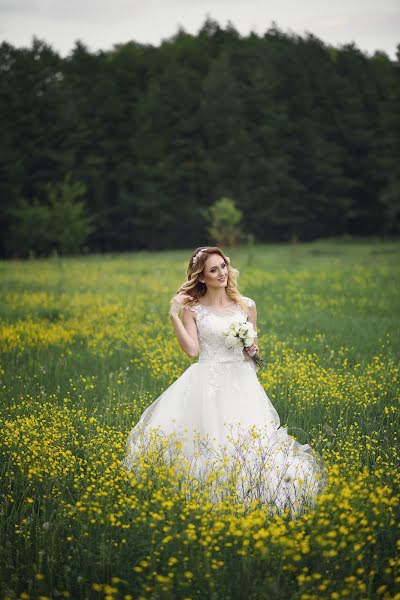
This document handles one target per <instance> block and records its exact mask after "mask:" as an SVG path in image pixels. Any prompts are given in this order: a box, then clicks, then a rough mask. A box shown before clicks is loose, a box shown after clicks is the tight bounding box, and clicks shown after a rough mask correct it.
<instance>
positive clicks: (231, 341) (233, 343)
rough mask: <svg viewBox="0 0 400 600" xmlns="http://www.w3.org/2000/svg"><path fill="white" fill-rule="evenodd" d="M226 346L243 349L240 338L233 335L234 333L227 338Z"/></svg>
mask: <svg viewBox="0 0 400 600" xmlns="http://www.w3.org/2000/svg"><path fill="white" fill-rule="evenodd" d="M225 342H226V345H227V346H228V348H242V347H243V342H242V340H241V339H240V338H238V337H236V336H235V335H232V333H229V334H228V335H227V337H226V340H225Z"/></svg>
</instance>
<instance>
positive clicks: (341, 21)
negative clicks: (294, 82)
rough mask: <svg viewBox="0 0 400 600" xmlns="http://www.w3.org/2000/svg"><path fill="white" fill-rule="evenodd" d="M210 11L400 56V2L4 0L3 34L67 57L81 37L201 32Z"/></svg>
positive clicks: (257, 26)
mask: <svg viewBox="0 0 400 600" xmlns="http://www.w3.org/2000/svg"><path fill="white" fill-rule="evenodd" d="M207 16H210V17H211V18H213V19H215V20H216V21H218V22H219V23H220V25H221V26H224V27H225V26H226V24H227V21H228V20H230V21H231V22H232V23H233V25H234V26H235V27H236V29H237V30H238V31H239V32H240V33H241V34H243V35H246V34H248V33H249V32H250V31H251V30H253V31H255V32H256V33H258V34H259V35H261V34H263V33H264V32H265V31H266V30H267V29H268V28H269V27H270V26H271V24H272V21H275V22H276V24H277V26H278V27H279V28H280V29H282V30H283V31H285V32H294V33H297V34H299V35H304V33H305V32H311V33H313V34H314V35H316V36H317V37H319V38H320V39H322V40H323V41H324V42H326V43H329V44H332V45H334V46H338V45H341V44H345V43H349V42H352V41H354V42H355V43H356V45H357V46H358V47H359V48H360V49H361V50H363V51H365V52H368V54H372V53H373V52H374V51H375V50H384V51H385V52H386V53H387V54H388V55H389V56H390V58H391V59H395V57H396V46H397V44H398V43H400V0H335V2H333V0H330V1H328V0H302V1H300V0H291V1H290V0H213V1H212V2H211V1H208V0H140V1H139V0H0V39H1V40H2V41H4V40H5V41H7V42H10V43H11V44H13V45H16V46H26V45H30V43H31V41H32V37H33V35H36V37H39V38H40V39H44V40H45V41H46V42H48V43H49V44H51V46H52V47H53V48H54V49H56V50H58V51H59V52H60V53H61V54H62V55H66V54H68V52H69V51H70V50H71V48H72V47H73V45H74V42H75V41H76V40H78V39H79V40H81V41H82V42H83V43H85V44H86V45H87V46H88V47H89V48H90V49H91V50H98V49H103V50H106V49H108V48H111V47H112V46H113V45H114V44H118V43H121V42H127V41H129V40H135V41H137V42H142V43H147V44H154V45H158V44H159V42H160V40H162V39H165V38H168V37H170V36H171V35H173V34H174V33H176V30H177V28H178V26H182V27H183V28H184V29H185V30H186V31H188V32H189V33H196V32H197V31H198V30H199V28H200V27H201V25H202V23H203V22H204V20H205V18H206V17H207Z"/></svg>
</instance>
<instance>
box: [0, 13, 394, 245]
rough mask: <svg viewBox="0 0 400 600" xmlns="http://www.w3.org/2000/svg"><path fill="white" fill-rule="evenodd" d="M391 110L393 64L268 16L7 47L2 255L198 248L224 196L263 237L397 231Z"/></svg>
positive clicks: (0, 180)
mask: <svg viewBox="0 0 400 600" xmlns="http://www.w3.org/2000/svg"><path fill="white" fill-rule="evenodd" d="M397 49H398V51H397V58H398V60H400V44H399V46H398V47H397ZM399 107H400V68H399V62H396V61H391V60H390V58H389V57H388V56H387V55H386V54H385V53H384V52H380V51H376V52H375V53H374V55H373V56H368V55H366V54H364V53H363V52H361V51H360V50H359V49H358V48H357V47H356V46H355V45H354V43H351V44H347V45H343V46H341V47H338V48H336V47H333V46H330V45H326V44H325V43H324V42H322V41H321V40H319V39H318V38H317V37H315V36H313V35H312V34H307V35H305V36H303V37H301V36H298V35H296V34H287V33H283V32H282V31H280V30H279V28H278V27H277V26H276V25H275V24H273V25H272V26H271V27H270V28H269V29H268V30H267V31H266V32H265V34H263V35H257V34H255V33H251V34H249V35H248V36H241V35H239V33H238V32H237V31H236V30H235V28H234V27H232V26H231V25H228V26H227V27H225V28H223V27H221V26H220V25H219V24H218V23H217V22H215V21H213V20H211V19H206V21H205V22H204V24H203V25H202V27H201V29H200V30H199V32H198V33H197V34H196V35H191V34H188V33H186V32H185V31H184V30H183V29H182V28H180V29H179V30H178V31H177V32H176V34H175V35H174V36H173V37H171V38H170V39H168V40H164V41H163V42H162V43H161V44H160V45H159V46H157V47H156V46H152V45H144V44H139V43H136V42H134V41H132V42H129V43H125V44H120V45H116V46H114V48H113V49H112V50H108V51H99V52H91V51H89V50H88V49H87V47H85V45H84V44H83V43H81V42H76V44H75V46H74V48H73V50H72V51H71V52H70V54H69V55H68V56H66V57H61V56H60V55H59V54H58V53H57V52H56V51H54V50H53V49H52V48H51V47H50V46H49V45H48V44H46V43H45V42H44V41H41V40H39V39H36V38H34V39H33V41H32V44H31V46H30V47H24V48H16V47H14V46H12V45H10V44H8V43H5V42H4V43H2V44H1V46H0V139H1V143H0V199H1V206H2V211H1V217H0V238H1V241H0V253H1V255H2V256H23V255H26V254H27V253H28V252H29V251H30V250H31V251H34V252H36V253H39V254H40V253H46V251H48V250H49V249H50V248H51V247H53V248H55V249H57V250H59V251H65V252H71V251H74V249H75V250H78V249H79V248H82V245H86V247H87V249H88V250H89V251H112V250H113V251H122V250H133V249H144V248H147V249H161V248H172V247H192V246H194V245H198V244H203V243H205V241H206V242H207V239H208V237H207V236H208V231H209V225H210V224H209V223H208V222H207V219H206V218H205V211H207V209H208V208H210V207H211V206H212V205H213V204H214V203H215V201H216V200H217V199H218V198H222V197H229V198H232V199H233V200H234V202H235V205H236V206H237V208H238V210H240V211H241V214H242V216H243V218H242V227H243V231H245V232H247V234H248V235H251V236H253V238H254V239H255V240H257V241H259V242H266V241H280V240H287V239H291V238H293V236H295V237H297V238H298V239H303V240H311V239H315V238H317V237H325V236H335V235H341V234H345V233H347V234H349V235H357V236H360V235H361V236H363V235H371V234H374V235H398V234H399V232H400V171H399V165H400V111H399ZM75 231H76V232H77V234H76V237H74V236H75V233H74V232H75ZM46 234H47V238H46ZM43 236H44V237H43ZM45 238H46V239H47V241H45V242H43V240H44V239H45ZM61 239H62V240H64V241H60V240H61ZM40 240H42V242H43V243H42V245H40V243H39V242H40ZM29 246H31V247H29Z"/></svg>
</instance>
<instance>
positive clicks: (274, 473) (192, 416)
mask: <svg viewBox="0 0 400 600" xmlns="http://www.w3.org/2000/svg"><path fill="white" fill-rule="evenodd" d="M242 298H243V299H244V301H245V303H246V305H247V306H249V307H250V306H252V305H253V304H254V303H253V301H252V300H251V299H250V298H246V297H245V296H242ZM184 310H192V311H194V312H195V315H196V316H195V318H196V324H197V330H198V337H199V346H200V348H199V358H198V361H197V362H195V363H193V364H192V365H190V366H189V367H188V368H187V369H186V370H185V371H184V373H183V374H182V375H181V376H180V377H179V378H178V379H177V380H176V381H174V383H173V384H172V385H170V386H169V387H168V388H167V389H166V390H165V391H164V392H163V393H162V394H161V395H160V396H159V397H158V398H157V399H156V400H155V401H154V402H153V403H152V404H151V405H150V406H148V407H147V408H146V410H145V411H144V412H143V413H142V415H141V417H140V420H139V421H138V423H137V424H136V426H135V427H134V428H133V429H132V431H131V432H130V433H129V435H128V439H127V452H126V456H125V458H124V459H123V461H122V464H123V465H124V466H125V468H127V469H128V470H132V469H133V468H134V466H135V465H137V464H138V459H139V457H140V455H141V454H142V453H143V452H144V449H145V448H146V444H148V443H149V442H148V440H149V439H150V437H149V436H150V435H151V433H150V432H151V430H153V432H154V431H157V435H158V434H161V436H164V435H166V436H169V435H170V434H174V436H172V438H174V439H175V437H176V439H179V440H181V442H182V443H181V446H180V451H181V452H182V456H183V457H184V459H185V460H186V461H187V465H190V473H191V474H192V475H193V477H195V479H196V481H198V482H205V481H206V479H207V477H208V476H209V475H210V474H212V473H215V472H216V469H217V465H218V464H220V465H224V467H223V472H224V473H228V470H229V469H228V467H229V466H231V465H233V464H235V465H236V471H235V473H236V475H235V477H236V479H235V482H236V483H235V485H236V493H237V498H238V499H239V500H240V501H242V502H248V501H250V502H251V501H252V500H253V499H259V500H261V501H262V502H263V503H266V504H268V505H269V507H272V508H274V509H276V511H277V512H281V511H282V510H284V509H285V508H288V509H289V511H290V512H291V514H293V515H295V514H296V513H299V512H301V511H302V510H304V505H305V504H308V505H309V506H312V505H313V504H314V501H315V499H316V497H317V495H318V494H319V493H320V492H322V490H323V489H324V487H325V485H326V480H327V478H326V471H325V466H324V462H323V460H322V458H321V456H320V455H319V454H317V453H316V452H315V451H314V450H313V449H312V448H311V447H310V445H309V444H300V443H299V442H298V441H297V440H295V439H294V438H293V437H292V436H290V435H289V434H288V432H287V429H286V428H283V427H281V426H280V419H279V415H278V413H277V411H276V410H275V408H274V406H273V405H272V403H271V401H270V399H269V398H268V396H267V394H266V392H265V390H264V388H263V387H262V385H261V383H260V382H259V380H258V378H257V367H256V366H255V364H254V362H253V360H252V359H250V358H249V357H248V355H246V354H245V353H244V351H243V349H242V348H238V349H232V348H228V347H227V346H226V345H225V335H224V333H223V332H224V330H226V329H227V328H228V327H229V325H230V324H231V323H232V322H234V321H235V322H243V321H246V320H247V314H246V313H244V312H242V310H241V309H240V307H239V305H237V304H236V303H232V304H231V305H229V306H228V307H224V308H222V309H216V308H215V309H214V308H213V309H211V308H209V307H206V306H203V305H201V304H200V303H197V304H196V305H195V306H194V307H185V309H184ZM152 439H153V440H154V438H152ZM164 439H165V438H164ZM174 452H175V453H176V446H174V450H171V448H170V447H169V449H168V451H166V452H164V458H166V457H171V456H172V454H173V453H174ZM175 455H176V454H175ZM224 458H225V461H226V460H228V463H227V462H225V463H223V462H222V461H223V460H224ZM218 461H220V462H218ZM186 468H187V467H186ZM220 481H221V480H220ZM206 485H208V486H209V487H210V489H211V487H212V486H210V484H209V479H208V480H207V483H206ZM218 489H220V488H218ZM212 498H213V499H215V500H218V499H221V498H220V492H219V493H217V492H215V493H214V495H213V494H212Z"/></svg>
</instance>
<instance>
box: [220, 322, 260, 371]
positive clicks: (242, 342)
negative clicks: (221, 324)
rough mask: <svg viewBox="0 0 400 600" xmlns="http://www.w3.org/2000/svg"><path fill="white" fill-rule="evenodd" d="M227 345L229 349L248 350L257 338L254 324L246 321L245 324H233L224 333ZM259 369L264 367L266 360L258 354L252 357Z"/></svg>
mask: <svg viewBox="0 0 400 600" xmlns="http://www.w3.org/2000/svg"><path fill="white" fill-rule="evenodd" d="M223 333H224V335H225V336H226V338H225V344H226V346H227V347H228V348H247V347H248V346H251V345H252V343H253V342H254V339H255V337H256V331H255V329H254V325H253V323H250V321H246V322H244V323H231V324H230V326H229V327H228V329H226V330H225V331H224V332H223ZM251 358H252V359H253V360H254V362H255V363H256V365H257V366H258V367H262V366H264V360H263V359H262V358H261V356H260V355H259V353H258V352H256V353H255V354H253V355H252V357H251Z"/></svg>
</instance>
